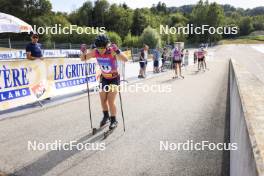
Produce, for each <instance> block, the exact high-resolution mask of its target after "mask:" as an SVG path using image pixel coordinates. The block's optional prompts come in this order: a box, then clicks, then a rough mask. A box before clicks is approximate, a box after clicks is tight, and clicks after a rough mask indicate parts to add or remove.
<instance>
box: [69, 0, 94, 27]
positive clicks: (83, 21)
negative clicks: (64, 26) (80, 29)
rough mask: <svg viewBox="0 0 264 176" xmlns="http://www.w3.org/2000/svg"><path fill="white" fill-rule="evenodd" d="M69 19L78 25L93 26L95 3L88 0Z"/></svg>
mask: <svg viewBox="0 0 264 176" xmlns="http://www.w3.org/2000/svg"><path fill="white" fill-rule="evenodd" d="M69 20H70V21H71V22H72V23H73V24H76V25H80V26H92V25H93V4H92V2H91V1H86V2H85V3H84V4H83V5H82V6H81V7H80V8H79V9H78V10H76V11H74V12H73V13H71V14H70V15H69Z"/></svg>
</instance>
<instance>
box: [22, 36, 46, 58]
mask: <svg viewBox="0 0 264 176" xmlns="http://www.w3.org/2000/svg"><path fill="white" fill-rule="evenodd" d="M38 40H39V36H38V34H32V35H31V43H29V44H28V45H27V46H26V53H27V59H29V60H35V59H43V57H42V51H41V44H40V43H38Z"/></svg>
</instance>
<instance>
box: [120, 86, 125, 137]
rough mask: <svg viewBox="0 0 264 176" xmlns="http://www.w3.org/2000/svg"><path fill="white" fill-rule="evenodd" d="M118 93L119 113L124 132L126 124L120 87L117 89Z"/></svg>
mask: <svg viewBox="0 0 264 176" xmlns="http://www.w3.org/2000/svg"><path fill="white" fill-rule="evenodd" d="M118 93H119V100H120V107H121V113H122V119H123V128H124V132H125V131H126V126H125V118H124V112H123V103H122V96H121V92H120V89H119V91H118Z"/></svg>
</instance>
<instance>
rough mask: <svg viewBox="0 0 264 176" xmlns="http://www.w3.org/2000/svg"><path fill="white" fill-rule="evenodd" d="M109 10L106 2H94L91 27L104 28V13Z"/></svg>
mask: <svg viewBox="0 0 264 176" xmlns="http://www.w3.org/2000/svg"><path fill="white" fill-rule="evenodd" d="M108 9H109V3H108V2H107V1H106V0H96V1H95V6H94V10H93V21H94V23H93V25H94V26H97V27H104V26H105V18H106V12H107V11H108Z"/></svg>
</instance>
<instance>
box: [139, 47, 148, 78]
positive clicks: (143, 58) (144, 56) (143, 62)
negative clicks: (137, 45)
mask: <svg viewBox="0 0 264 176" xmlns="http://www.w3.org/2000/svg"><path fill="white" fill-rule="evenodd" d="M148 50H149V47H148V45H144V47H143V49H142V50H141V51H140V56H139V66H140V70H139V75H138V78H146V69H147V64H148Z"/></svg>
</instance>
